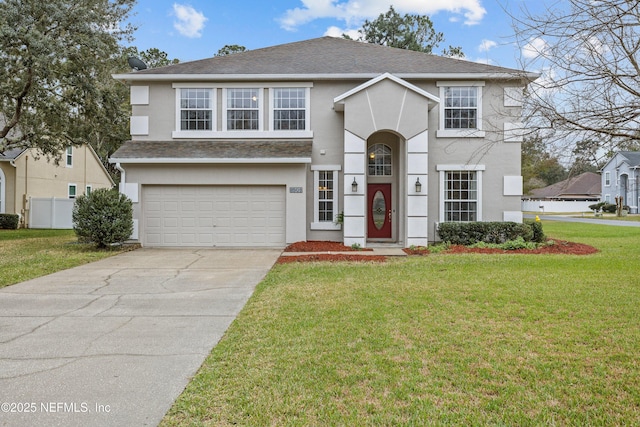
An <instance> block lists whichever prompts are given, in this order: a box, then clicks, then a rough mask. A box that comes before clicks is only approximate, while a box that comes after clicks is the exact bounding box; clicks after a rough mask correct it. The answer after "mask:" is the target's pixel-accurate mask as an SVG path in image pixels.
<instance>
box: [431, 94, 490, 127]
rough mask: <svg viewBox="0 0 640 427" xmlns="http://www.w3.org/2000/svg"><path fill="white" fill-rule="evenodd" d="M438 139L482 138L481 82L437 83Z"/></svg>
mask: <svg viewBox="0 0 640 427" xmlns="http://www.w3.org/2000/svg"><path fill="white" fill-rule="evenodd" d="M437 85H438V86H439V87H440V99H441V103H440V124H439V129H438V134H437V135H438V136H440V137H484V132H483V131H482V86H484V83H483V82H467V83H465V82H438V83H437Z"/></svg>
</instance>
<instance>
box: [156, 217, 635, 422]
mask: <svg viewBox="0 0 640 427" xmlns="http://www.w3.org/2000/svg"><path fill="white" fill-rule="evenodd" d="M545 232H546V233H547V234H548V235H550V236H552V237H555V238H558V239H565V240H572V241H578V242H583V243H588V244H591V245H594V246H596V247H598V248H599V249H600V252H599V253H597V254H594V255H589V256H570V255H480V254H466V255H451V254H436V255H429V256H426V257H411V258H405V259H394V260H391V261H390V262H388V263H386V264H382V265H380V264H348V263H337V264H326V263H324V264H323V263H312V264H306V265H304V264H303V265H301V264H286V265H277V266H276V267H275V268H274V269H273V270H272V271H271V272H270V273H269V274H268V275H267V277H266V278H265V280H264V281H263V282H262V283H261V284H260V285H259V286H258V287H257V289H256V292H255V293H254V295H253V296H252V298H251V299H250V300H249V302H248V304H247V305H246V306H245V308H244V309H243V310H242V312H241V313H240V315H239V316H238V318H237V319H236V321H235V322H234V323H233V324H232V325H231V327H230V328H229V330H228V331H227V333H226V334H225V336H224V337H223V339H222V340H221V341H220V343H219V344H218V345H217V346H216V347H215V348H214V350H213V351H212V353H211V355H210V356H209V357H208V358H207V360H206V362H205V363H204V364H203V366H202V367H201V369H200V371H199V372H198V373H197V375H196V376H195V377H194V378H193V380H192V381H191V383H190V384H189V385H188V387H187V388H186V390H185V392H184V393H183V394H182V395H181V397H180V398H179V399H178V400H177V402H176V403H175V405H174V406H173V408H172V409H171V410H170V411H169V413H168V414H167V416H166V417H165V419H164V421H163V423H162V425H164V426H173V425H278V426H303V425H304V426H306V425H317V426H320V425H372V426H378V425H380V426H382V425H384V426H392V425H416V426H417V425H420V426H422V425H438V426H439V425H465V426H466V425H472V426H473V425H478V426H479V425H518V426H538V425H575V426H587V425H601V426H609V425H638V424H640V387H639V384H640V286H639V285H638V283H639V280H638V277H639V274H638V273H639V270H640V269H639V267H638V266H639V265H640V228H628V227H611V226H608V227H607V226H597V225H589V224H567V223H553V222H547V223H545Z"/></svg>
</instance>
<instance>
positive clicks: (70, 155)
mask: <svg viewBox="0 0 640 427" xmlns="http://www.w3.org/2000/svg"><path fill="white" fill-rule="evenodd" d="M66 165H67V167H68V168H70V167H72V166H73V147H72V146H69V147H67V151H66Z"/></svg>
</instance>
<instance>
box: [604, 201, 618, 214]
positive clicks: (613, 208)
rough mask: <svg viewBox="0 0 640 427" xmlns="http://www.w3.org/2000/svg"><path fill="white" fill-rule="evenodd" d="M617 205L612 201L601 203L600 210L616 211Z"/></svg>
mask: <svg viewBox="0 0 640 427" xmlns="http://www.w3.org/2000/svg"><path fill="white" fill-rule="evenodd" d="M616 209H617V206H616V205H615V204H614V203H605V204H604V205H602V212H606V213H616Z"/></svg>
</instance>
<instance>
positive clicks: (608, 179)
mask: <svg viewBox="0 0 640 427" xmlns="http://www.w3.org/2000/svg"><path fill="white" fill-rule="evenodd" d="M604 186H605V187H611V172H609V171H606V172H605V173H604Z"/></svg>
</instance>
